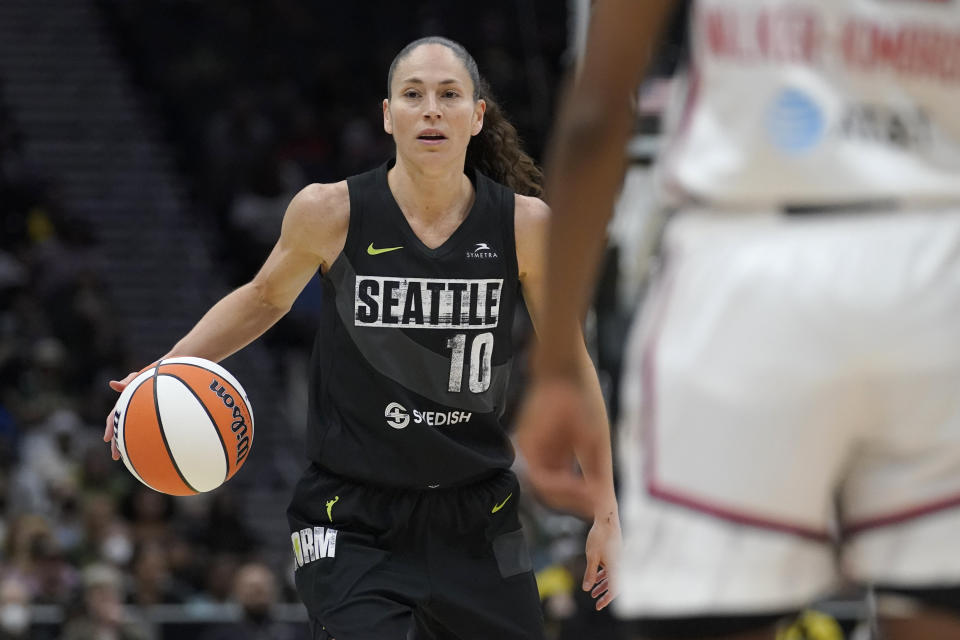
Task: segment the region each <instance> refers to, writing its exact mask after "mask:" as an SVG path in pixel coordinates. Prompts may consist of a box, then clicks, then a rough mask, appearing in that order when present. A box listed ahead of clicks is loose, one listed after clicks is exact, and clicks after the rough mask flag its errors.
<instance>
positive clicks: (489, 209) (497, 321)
mask: <svg viewBox="0 0 960 640" xmlns="http://www.w3.org/2000/svg"><path fill="white" fill-rule="evenodd" d="M392 164H393V162H392V161H391V162H388V163H386V164H384V165H383V166H381V167H379V168H378V169H375V170H373V171H369V172H367V173H364V174H361V175H358V176H354V177H351V178H349V179H348V180H347V185H348V188H349V192H350V224H349V229H348V232H347V239H346V245H345V246H344V249H343V252H342V253H341V254H340V256H339V257H338V258H337V260H336V261H335V262H334V263H333V264H332V265H331V266H330V268H329V270H328V272H327V273H326V274H325V275H324V277H323V282H324V305H323V310H322V312H321V314H322V315H321V318H322V321H321V326H320V328H319V331H318V334H317V340H316V343H315V346H314V352H313V358H312V363H311V381H310V407H309V423H308V433H307V447H308V456H309V457H310V459H311V460H312V461H313V462H314V463H316V464H318V465H319V466H321V467H322V468H324V469H327V470H329V471H331V472H333V473H336V474H338V475H341V476H345V477H349V478H353V479H356V480H359V481H363V482H368V483H372V484H377V485H384V486H392V487H405V488H435V487H448V486H455V485H460V484H465V483H468V482H471V481H473V480H477V479H480V478H482V477H485V476H487V475H490V474H491V473H492V472H493V471H495V470H497V469H504V468H508V467H509V466H510V464H511V463H512V461H513V448H512V446H511V444H510V442H509V439H508V438H507V436H506V434H505V433H504V430H503V428H502V427H501V425H500V415H501V414H502V412H503V409H504V401H505V398H506V388H507V382H508V377H509V372H510V363H511V358H512V356H513V345H512V343H511V334H510V329H511V324H512V320H513V315H514V308H515V305H516V303H517V298H518V296H519V278H518V273H517V255H516V243H515V241H514V226H513V224H514V223H513V218H514V193H513V192H512V191H511V190H509V189H508V188H506V187H504V186H502V185H500V184H497V183H495V182H493V181H492V180H490V179H489V178H487V177H485V176H483V175H482V174H480V173H479V172H474V173H473V175H471V181H472V182H473V185H474V188H475V191H476V198H475V200H474V204H473V207H472V208H471V210H470V212H469V213H468V215H467V217H466V219H465V220H464V221H463V222H462V223H461V225H460V226H459V227H458V228H457V229H456V231H454V232H453V234H452V235H451V236H450V238H449V239H447V241H446V242H444V243H443V244H442V245H441V246H439V247H436V248H434V249H430V248H428V247H427V246H426V245H424V244H423V242H421V241H420V239H419V238H418V237H417V236H416V234H415V233H414V232H413V230H412V229H411V228H410V226H409V224H408V223H407V221H406V218H404V215H403V213H402V212H401V210H400V207H399V206H398V205H397V202H396V200H394V198H393V194H392V192H391V191H390V188H389V186H388V185H387V171H388V169H389V168H390V167H391V166H392Z"/></svg>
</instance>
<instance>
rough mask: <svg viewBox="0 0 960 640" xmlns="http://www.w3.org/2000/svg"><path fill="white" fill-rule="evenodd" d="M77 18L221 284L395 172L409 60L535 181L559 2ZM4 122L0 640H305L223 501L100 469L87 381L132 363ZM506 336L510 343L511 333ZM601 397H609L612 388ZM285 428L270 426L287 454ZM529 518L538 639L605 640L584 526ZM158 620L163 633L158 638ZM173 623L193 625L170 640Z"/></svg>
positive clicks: (282, 349) (99, 289) (295, 331)
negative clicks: (456, 94) (415, 57)
mask: <svg viewBox="0 0 960 640" xmlns="http://www.w3.org/2000/svg"><path fill="white" fill-rule="evenodd" d="M93 4H94V5H95V7H96V9H97V11H98V13H99V15H100V18H101V19H102V20H103V21H104V23H105V24H106V25H107V26H108V32H109V33H110V34H112V37H113V39H114V46H115V47H116V48H117V50H118V52H119V54H120V56H121V57H122V59H123V60H124V61H125V64H126V65H127V72H128V73H129V74H130V77H131V78H132V80H133V83H134V85H135V86H136V87H137V89H138V99H139V100H141V101H142V102H143V104H144V105H145V107H146V110H147V112H148V113H150V114H151V115H152V117H153V118H154V120H155V124H156V125H157V126H158V127H160V128H161V129H162V131H163V137H164V138H165V140H166V142H167V144H168V145H169V147H170V148H171V150H172V152H173V154H174V155H175V157H176V158H177V163H178V170H179V174H180V176H181V178H182V180H183V181H184V183H185V184H186V186H187V189H188V192H189V193H190V195H191V198H190V200H191V206H192V207H193V210H194V212H195V215H197V216H203V217H205V218H206V223H205V224H206V225H207V226H212V227H213V228H214V229H215V230H217V231H219V232H220V233H214V234H211V238H213V239H214V240H216V239H217V238H224V237H227V236H229V238H230V240H231V241H230V242H229V243H227V242H221V243H215V244H213V245H212V246H209V251H210V252H211V253H212V255H214V256H215V262H216V263H217V264H218V265H219V266H222V267H223V268H225V269H226V271H227V273H228V279H229V281H230V284H233V285H236V284H239V283H240V282H243V281H245V280H246V279H248V278H249V277H250V276H251V275H252V274H253V272H254V271H255V270H256V269H257V267H258V266H259V265H260V264H261V263H262V261H263V259H264V258H265V257H266V254H267V252H268V251H269V248H270V246H272V244H273V242H274V241H275V238H276V237H277V233H278V230H279V225H280V221H281V218H282V215H283V212H284V208H285V206H286V204H287V202H288V201H289V199H290V198H291V197H292V195H293V194H294V193H295V192H296V191H297V190H299V189H300V188H301V187H302V186H304V185H306V184H307V183H310V182H328V181H335V180H340V179H343V178H345V177H347V176H348V175H351V174H354V173H357V172H360V171H363V170H366V169H369V168H372V167H373V166H375V165H377V164H379V163H381V162H383V161H384V160H385V159H387V158H388V157H389V156H390V155H391V153H392V149H393V143H392V140H391V139H390V137H389V136H387V135H386V134H384V133H383V131H382V128H381V107H380V102H381V100H382V98H383V97H385V91H386V87H385V83H386V70H387V67H388V65H389V62H390V60H391V59H392V58H393V56H394V55H395V54H396V52H397V51H399V49H400V48H401V47H402V46H403V45H404V44H405V43H407V42H408V41H410V40H412V39H414V38H416V37H419V36H421V35H425V34H441V35H446V36H449V37H452V38H454V39H456V40H459V41H461V42H462V43H463V44H464V45H465V46H466V47H467V48H468V49H469V50H470V51H471V52H472V53H473V55H474V56H475V57H476V59H477V61H478V63H479V66H480V69H481V72H482V73H483V74H484V75H485V76H486V77H487V79H488V80H489V81H490V83H491V85H492V87H493V88H494V91H495V92H496V94H497V97H498V98H499V100H500V102H501V104H502V105H503V106H504V107H505V108H506V110H507V112H508V113H509V114H510V115H511V117H512V119H513V121H514V122H515V124H516V125H517V127H518V129H519V131H520V133H521V136H522V137H523V138H524V140H525V142H526V147H527V149H528V150H529V151H530V152H531V153H532V154H533V155H534V157H535V158H538V159H539V158H540V157H542V151H543V145H544V142H545V138H546V135H547V132H548V131H549V127H550V125H551V121H552V114H553V107H554V101H555V99H556V96H557V91H558V83H559V78H560V76H561V74H562V73H563V68H564V64H565V60H566V59H567V58H568V53H567V43H568V32H569V24H568V11H567V7H566V5H565V3H562V2H556V1H555V0H489V1H488V2H486V3H484V4H482V5H471V6H470V7H469V10H468V9H466V8H460V7H453V8H451V6H450V5H452V4H454V3H449V2H441V1H429V0H428V1H423V2H417V3H328V2H307V1H301V0H274V1H273V2H268V3H235V2H230V1H229V0H205V1H203V2H199V1H194V0H164V1H162V2H132V1H124V0H100V1H99V2H94V3H93ZM5 104H6V103H5V100H4V98H3V78H2V77H0V541H2V542H0V549H2V556H0V640H6V639H10V638H37V639H41V640H42V639H44V638H51V639H53V638H65V639H68V640H85V639H91V640H92V639H93V638H101V637H103V638H117V639H118V640H119V639H124V640H134V639H137V640H139V639H141V638H142V639H149V638H161V637H177V638H203V639H205V640H218V639H221V638H237V639H240V640H242V639H243V638H279V639H282V640H293V639H295V638H305V637H306V625H305V624H304V623H303V622H302V619H303V617H300V618H299V619H298V616H297V614H293V615H289V616H287V617H286V618H285V619H284V620H283V621H280V620H277V619H275V615H274V614H275V612H276V611H277V607H276V606H273V605H275V604H276V603H278V602H280V603H283V602H286V603H292V604H291V606H293V604H295V603H296V602H297V600H296V596H295V593H294V591H293V589H292V582H291V578H292V565H284V566H279V565H277V563H276V562H272V561H271V558H272V556H270V555H269V554H265V553H264V549H265V545H268V544H274V542H275V541H266V540H262V539H258V536H257V534H256V533H255V531H254V530H253V528H251V527H250V526H249V525H248V522H247V516H248V515H249V514H246V513H245V511H244V508H243V504H244V502H243V496H242V495H239V489H238V484H237V483H230V484H227V485H225V486H224V487H221V488H220V489H217V490H216V491H214V492H212V493H211V494H208V495H202V496H196V497H191V498H171V497H169V496H165V495H162V494H159V493H156V492H153V491H152V490H150V489H147V488H146V487H144V486H142V485H140V484H139V483H137V482H136V481H135V480H134V479H133V477H132V476H131V475H130V474H129V473H127V471H126V470H125V469H124V468H123V466H122V463H114V462H113V461H111V460H110V455H109V450H108V448H107V445H105V444H104V443H103V442H102V441H101V435H102V430H103V424H104V419H105V417H106V415H107V413H108V412H109V411H110V408H111V406H112V404H113V402H114V401H115V398H116V394H115V393H113V392H112V391H110V390H109V389H108V387H107V384H106V382H107V380H109V379H119V378H121V377H123V376H124V375H126V373H127V372H129V371H131V370H134V369H138V368H140V367H141V366H143V364H145V363H142V362H134V361H132V360H133V359H132V357H131V356H130V355H129V345H130V344H131V341H135V340H136V339H137V336H135V335H128V334H127V333H125V331H124V328H123V327H122V326H120V323H119V322H117V321H116V314H115V313H113V312H112V307H113V306H114V305H116V304H118V303H120V304H122V301H117V300H112V299H111V296H110V291H109V290H108V288H107V287H106V285H105V280H106V279H105V278H104V273H103V270H104V268H105V267H104V266H103V260H102V256H103V251H104V250H105V249H104V247H103V245H102V244H101V243H99V242H98V239H97V238H96V237H94V236H93V235H92V234H91V233H90V232H89V229H87V227H86V225H84V224H83V223H82V222H81V221H79V220H78V219H77V218H75V217H73V216H72V215H71V212H70V207H69V203H65V202H63V201H62V197H61V196H60V195H59V194H58V185H57V176H55V175H45V174H44V173H43V171H42V170H39V169H38V168H37V167H35V166H31V164H30V162H29V161H28V160H27V159H26V157H25V156H24V154H23V153H22V148H23V139H22V135H23V134H22V128H21V127H19V126H18V123H17V121H16V118H15V117H14V115H13V114H12V113H11V112H10V110H9V108H6V107H5ZM130 215H136V212H130ZM604 290H605V289H603V288H601V292H603V291H604ZM307 295H308V296H309V295H311V293H310V292H308V294H307ZM312 295H317V294H316V291H313V293H312ZM611 298H612V294H608V295H607V296H606V299H607V301H608V302H607V304H608V305H610V306H612V305H613V302H612V299H611ZM603 299H604V296H603V295H601V300H603ZM210 302H212V300H211V301H210ZM317 303H318V304H322V301H318V302H317ZM310 308H311V307H309V306H308V307H307V309H308V312H307V313H306V314H305V315H304V314H300V315H299V316H297V319H296V320H295V321H294V320H291V321H288V322H284V323H281V325H280V326H278V327H277V328H276V329H275V330H274V331H273V332H271V333H270V334H268V336H267V337H266V339H267V341H268V343H269V344H271V345H272V346H275V347H277V348H275V349H273V350H272V353H274V354H275V357H276V358H284V357H286V356H285V354H289V353H296V352H299V353H300V354H301V357H302V356H303V355H305V354H306V353H309V348H310V344H311V342H312V339H313V333H314V330H315V327H314V326H313V325H312V324H311V322H310V320H311V317H313V316H311V315H310V313H309V309H310ZM314 310H315V308H314ZM517 331H518V333H519V334H521V337H522V336H529V325H528V323H526V322H525V321H524V320H523V319H522V318H521V319H518V321H517ZM617 343H618V341H617V340H614V341H613V342H612V344H617ZM615 351H616V350H615ZM601 365H604V362H603V360H602V359H601ZM283 368H284V367H283V364H282V363H279V364H278V369H283ZM519 373H520V374H521V375H517V376H514V384H515V388H517V389H518V388H519V386H520V385H521V384H522V381H523V376H522V371H520V372H519ZM603 375H604V379H605V380H606V381H607V383H608V384H607V386H608V388H614V387H615V379H616V371H615V370H606V371H604V372H603ZM514 397H516V393H514ZM302 412H303V407H291V408H290V412H289V413H290V415H299V414H302ZM302 428H303V427H302V425H289V429H290V433H291V437H299V436H298V434H301V433H302ZM252 454H253V455H254V456H255V455H256V454H257V451H256V448H254V449H253V451H252ZM304 464H305V461H304ZM241 473H242V472H241ZM525 514H526V516H525V517H526V524H527V533H528V536H529V537H530V539H531V542H532V545H533V554H534V561H535V565H536V566H537V567H538V568H540V570H541V571H540V575H539V578H540V583H541V589H542V593H543V595H544V600H545V610H546V613H547V618H548V621H549V624H550V629H551V633H552V634H553V637H556V638H560V637H563V638H567V637H587V636H585V635H583V634H584V630H585V629H586V628H588V627H587V626H586V625H589V628H590V629H592V630H593V631H592V636H591V637H610V638H614V637H616V634H617V632H616V630H615V629H614V628H613V627H612V626H610V625H612V624H613V623H612V622H611V621H610V619H609V616H607V615H604V616H602V617H598V616H597V615H596V614H594V613H593V612H592V611H590V604H589V598H588V597H587V596H586V595H585V594H582V593H581V592H580V590H579V589H578V588H577V585H578V584H579V577H580V575H581V573H582V557H581V555H580V554H581V551H582V548H583V547H582V539H583V536H584V535H585V532H586V526H585V524H584V523H582V522H580V521H579V520H576V519H574V518H571V517H569V516H565V515H563V514H558V513H554V512H550V511H548V510H546V509H544V508H543V507H540V506H538V505H536V504H535V503H533V502H529V503H528V504H527V505H526V506H525ZM124 604H125V605H136V606H135V607H122V606H121V605H124ZM38 605H41V606H38ZM42 605H55V606H54V607H52V608H50V607H47V608H45V607H44V606H42ZM154 605H180V606H181V607H182V609H180V610H179V611H180V612H181V614H179V617H178V616H177V615H173V616H172V617H169V619H168V621H167V622H166V623H161V624H158V623H157V620H158V619H160V618H162V616H160V617H158V615H159V614H156V611H159V609H157V608H156V607H155V606H154ZM221 605H229V606H232V607H233V608H232V609H227V610H226V611H227V613H226V614H224V610H223V609H218V608H217V607H219V606H221ZM151 606H154V607H153V609H151V608H150V607H151ZM293 610H294V609H291V611H293ZM150 611H153V612H154V615H153V616H152V617H151V615H148V613H149V612H150ZM204 611H206V612H207V614H208V615H205V614H204ZM138 612H139V613H138ZM184 612H186V613H184ZM189 612H193V614H195V617H196V619H197V620H200V621H201V622H203V624H193V625H180V627H177V625H176V624H175V622H176V621H177V620H180V621H181V622H182V621H184V620H188V619H189V618H190V616H189V615H187V613H189ZM210 612H217V613H216V615H214V614H213V613H210ZM602 625H608V627H607V628H606V630H604V627H603V626H602ZM174 630H175V635H173V634H174Z"/></svg>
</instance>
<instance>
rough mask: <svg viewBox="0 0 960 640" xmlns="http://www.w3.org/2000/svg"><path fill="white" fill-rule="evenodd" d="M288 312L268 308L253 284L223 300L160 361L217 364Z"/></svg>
mask: <svg viewBox="0 0 960 640" xmlns="http://www.w3.org/2000/svg"><path fill="white" fill-rule="evenodd" d="M287 311H288V309H286V308H280V307H277V306H275V305H274V304H271V303H270V302H269V301H268V300H267V299H266V298H265V297H264V296H263V295H262V293H261V291H260V290H259V289H258V287H257V286H256V285H255V284H254V283H252V282H251V283H247V284H245V285H243V286H242V287H240V288H238V289H235V290H234V291H232V292H231V293H229V294H227V295H226V296H224V297H223V298H222V299H221V300H220V301H219V302H217V303H216V304H215V305H213V307H211V308H210V310H209V311H207V313H206V314H204V316H203V317H202V318H201V319H200V321H199V322H197V324H196V325H195V326H194V327H193V329H191V330H190V332H189V333H187V335H185V336H184V337H183V338H182V339H181V340H180V341H179V342H177V344H176V345H175V346H174V347H173V348H172V349H171V350H170V352H169V353H167V354H166V355H165V356H164V357H165V358H170V357H174V356H194V357H197V358H206V359H207V360H212V361H214V362H219V361H220V360H223V359H224V358H226V357H227V356H229V355H231V354H233V353H236V352H237V351H239V350H240V349H242V348H243V347H245V346H247V345H248V344H250V343H251V342H253V341H254V340H256V339H257V338H258V337H260V336H261V335H263V333H264V332H266V331H267V329H269V328H270V327H272V326H273V325H274V324H276V322H277V321H278V320H280V318H282V317H283V316H284V314H286V312H287Z"/></svg>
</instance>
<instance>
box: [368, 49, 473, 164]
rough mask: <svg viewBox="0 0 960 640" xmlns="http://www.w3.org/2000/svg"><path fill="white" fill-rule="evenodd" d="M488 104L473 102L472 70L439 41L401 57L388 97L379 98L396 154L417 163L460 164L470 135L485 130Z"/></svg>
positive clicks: (384, 120)
mask: <svg viewBox="0 0 960 640" xmlns="http://www.w3.org/2000/svg"><path fill="white" fill-rule="evenodd" d="M485 109H486V103H484V101H483V100H477V101H474V99H473V82H472V81H471V80H470V73H469V72H468V71H467V68H466V67H465V66H464V65H463V63H462V62H461V61H460V60H459V59H458V58H457V56H456V55H455V54H454V53H453V51H451V50H450V49H448V48H447V47H445V46H443V45H440V44H425V45H421V46H419V47H417V48H416V49H414V50H413V51H412V52H410V54H409V55H408V56H407V57H406V58H404V59H403V60H401V61H400V63H399V64H398V65H397V68H396V70H395V71H394V74H393V84H392V86H391V87H390V99H389V100H384V101H383V128H384V130H385V131H386V132H387V133H389V134H391V135H393V138H394V140H395V141H396V144H397V153H398V154H399V155H402V156H404V157H407V158H410V159H414V160H417V161H419V162H441V163H442V162H451V161H454V160H457V159H459V160H460V162H462V159H463V157H464V156H465V155H466V152H467V145H468V144H469V142H470V138H471V137H472V136H475V135H477V134H478V133H480V129H481V128H483V112H484V110H485Z"/></svg>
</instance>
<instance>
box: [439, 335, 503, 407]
mask: <svg viewBox="0 0 960 640" xmlns="http://www.w3.org/2000/svg"><path fill="white" fill-rule="evenodd" d="M447 348H448V349H450V350H451V352H452V353H451V355H450V382H449V384H448V385H447V391H452V392H454V393H458V392H459V391H460V388H461V386H462V383H463V358H464V356H465V355H466V353H467V334H465V333H458V334H456V335H455V336H453V337H452V338H447ZM492 362H493V334H492V333H490V332H486V333H480V334H477V335H476V336H474V338H473V342H472V343H471V345H470V380H469V384H468V387H469V389H470V391H471V392H472V393H483V392H484V391H486V390H487V389H489V388H490V378H491V374H492V373H493V372H492V369H491V363H492Z"/></svg>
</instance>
